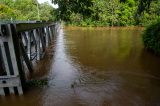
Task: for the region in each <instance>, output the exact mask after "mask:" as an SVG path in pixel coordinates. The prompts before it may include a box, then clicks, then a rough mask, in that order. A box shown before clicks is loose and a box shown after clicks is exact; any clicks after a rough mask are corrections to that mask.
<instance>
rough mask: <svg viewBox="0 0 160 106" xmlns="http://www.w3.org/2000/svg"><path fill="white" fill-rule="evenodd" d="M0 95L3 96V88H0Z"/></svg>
mask: <svg viewBox="0 0 160 106" xmlns="http://www.w3.org/2000/svg"><path fill="white" fill-rule="evenodd" d="M0 95H1V96H5V92H4V89H3V88H0Z"/></svg>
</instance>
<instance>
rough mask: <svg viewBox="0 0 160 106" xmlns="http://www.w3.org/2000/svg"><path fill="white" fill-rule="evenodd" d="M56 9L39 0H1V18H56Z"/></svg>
mask: <svg viewBox="0 0 160 106" xmlns="http://www.w3.org/2000/svg"><path fill="white" fill-rule="evenodd" d="M54 18H55V16H54V9H53V7H51V6H50V5H49V4H48V3H47V2H46V3H43V4H39V3H38V2H37V0H0V20H47V21H52V20H54Z"/></svg>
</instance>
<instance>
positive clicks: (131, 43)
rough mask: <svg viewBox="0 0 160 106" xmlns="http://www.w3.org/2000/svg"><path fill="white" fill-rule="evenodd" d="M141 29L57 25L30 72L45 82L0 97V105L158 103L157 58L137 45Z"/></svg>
mask: <svg viewBox="0 0 160 106" xmlns="http://www.w3.org/2000/svg"><path fill="white" fill-rule="evenodd" d="M141 32H142V29H141V28H112V29H109V28H88V29H86V28H66V29H65V30H63V29H61V30H60V32H59V35H58V36H57V38H56V39H55V43H54V45H53V46H54V47H53V48H52V49H49V54H48V55H47V56H46V58H45V59H44V60H42V61H41V63H39V67H37V73H36V74H35V76H36V77H47V78H48V79H49V83H48V86H45V87H43V88H35V89H31V90H29V91H27V92H26V93H25V94H24V95H23V96H8V97H0V106H11V105H13V106H160V58H159V57H156V56H154V55H153V54H150V53H149V52H146V51H145V50H144V49H143V44H142V42H141V36H140V33H141ZM52 55H53V58H52Z"/></svg>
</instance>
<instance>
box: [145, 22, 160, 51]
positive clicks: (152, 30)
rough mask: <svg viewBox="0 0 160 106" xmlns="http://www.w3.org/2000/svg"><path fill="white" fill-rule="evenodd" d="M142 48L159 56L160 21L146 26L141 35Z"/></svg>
mask: <svg viewBox="0 0 160 106" xmlns="http://www.w3.org/2000/svg"><path fill="white" fill-rule="evenodd" d="M143 43H144V47H145V48H146V49H148V50H151V51H153V52H154V53H156V54H160V21H157V22H156V23H153V24H152V25H150V26H148V27H147V28H146V30H145V31H144V33H143Z"/></svg>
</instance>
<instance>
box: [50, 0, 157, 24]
mask: <svg viewBox="0 0 160 106" xmlns="http://www.w3.org/2000/svg"><path fill="white" fill-rule="evenodd" d="M151 1H152V2H151ZM53 2H54V3H55V4H58V5H59V8H58V9H57V10H56V16H57V19H61V20H63V21H65V22H67V23H68V24H72V25H80V26H130V25H147V24H150V23H152V22H153V21H155V20H157V19H158V18H159V16H160V1H159V0H157V1H155V0H53ZM138 5H139V6H138ZM148 7H150V8H148ZM143 10H146V11H143Z"/></svg>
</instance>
